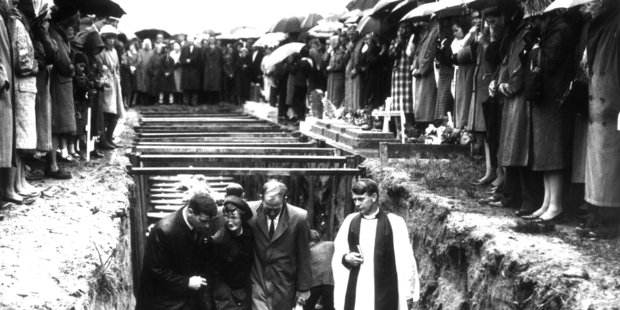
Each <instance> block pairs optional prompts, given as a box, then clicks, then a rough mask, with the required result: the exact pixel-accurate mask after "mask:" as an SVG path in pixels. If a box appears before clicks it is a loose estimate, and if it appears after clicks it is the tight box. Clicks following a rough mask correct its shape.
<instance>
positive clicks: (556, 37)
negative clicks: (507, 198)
mask: <svg viewBox="0 0 620 310" xmlns="http://www.w3.org/2000/svg"><path fill="white" fill-rule="evenodd" d="M536 21H537V24H538V25H537V26H538V28H539V29H540V33H541V35H540V43H539V44H540V51H539V53H540V55H536V56H533V57H537V58H538V59H540V64H539V66H540V70H541V72H542V79H541V80H542V85H541V86H540V87H541V97H540V99H539V100H536V101H534V102H532V120H531V123H532V142H531V143H532V154H531V156H532V157H531V160H530V161H531V162H530V166H531V169H532V170H533V171H542V172H543V178H544V186H545V196H544V200H543V204H542V206H541V207H540V208H539V209H538V210H537V211H536V212H534V213H533V214H532V217H539V218H540V219H541V220H543V221H548V220H552V219H554V218H556V217H557V216H558V215H560V214H561V213H562V209H563V208H562V205H563V203H562V200H563V197H564V196H563V194H562V192H563V183H564V179H565V172H566V170H567V169H568V168H569V167H570V164H571V160H570V154H571V150H572V144H571V142H572V141H571V139H572V126H571V123H570V122H569V120H571V119H572V116H571V113H569V111H568V110H567V109H566V107H565V106H563V103H562V98H563V96H564V94H565V93H566V91H567V90H568V88H569V85H570V82H571V80H572V77H573V76H574V73H573V66H572V63H573V54H572V52H573V51H574V50H575V48H576V39H575V35H574V34H573V32H572V29H571V28H570V27H569V25H568V24H567V23H566V21H565V19H564V17H563V16H562V15H561V14H560V13H558V12H557V11H556V12H551V13H547V14H545V15H544V16H543V17H541V18H537V19H536Z"/></svg>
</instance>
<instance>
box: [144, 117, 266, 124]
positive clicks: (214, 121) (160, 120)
mask: <svg viewBox="0 0 620 310" xmlns="http://www.w3.org/2000/svg"><path fill="white" fill-rule="evenodd" d="M139 123H140V124H152V123H156V124H157V123H159V124H167V123H206V124H218V123H263V124H264V123H266V122H264V121H259V120H256V119H253V118H232V117H142V118H140V121H139Z"/></svg>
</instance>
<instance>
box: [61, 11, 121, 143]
mask: <svg viewBox="0 0 620 310" xmlns="http://www.w3.org/2000/svg"><path fill="white" fill-rule="evenodd" d="M49 34H50V37H51V38H52V40H54V41H55V42H56V45H57V46H58V57H57V58H56V61H55V62H54V63H52V65H53V67H52V71H51V73H50V96H51V98H52V133H53V134H74V133H75V132H76V128H77V127H76V124H75V107H74V105H73V70H74V68H73V62H72V61H71V47H70V46H69V38H68V37H67V33H66V32H65V30H64V29H61V27H60V26H59V25H58V24H54V23H51V24H50V28H49ZM114 53H116V51H115V52H114Z"/></svg>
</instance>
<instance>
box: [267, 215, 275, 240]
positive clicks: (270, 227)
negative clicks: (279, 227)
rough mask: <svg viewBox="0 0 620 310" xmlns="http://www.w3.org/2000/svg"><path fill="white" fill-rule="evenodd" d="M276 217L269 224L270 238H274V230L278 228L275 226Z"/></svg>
mask: <svg viewBox="0 0 620 310" xmlns="http://www.w3.org/2000/svg"><path fill="white" fill-rule="evenodd" d="M274 220H275V219H272V220H271V224H269V239H271V238H273V232H274V231H275V230H276V229H275V227H274V225H273V224H274V222H275V221H274Z"/></svg>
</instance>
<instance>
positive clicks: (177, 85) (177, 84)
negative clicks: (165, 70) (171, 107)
mask: <svg viewBox="0 0 620 310" xmlns="http://www.w3.org/2000/svg"><path fill="white" fill-rule="evenodd" d="M171 45H172V46H171V48H170V58H171V59H172V62H173V64H174V71H173V72H172V79H173V81H174V84H173V87H172V97H173V98H172V99H173V102H174V103H177V104H178V103H181V102H182V101H183V91H182V90H181V73H182V72H181V71H182V70H183V69H182V68H181V44H179V42H177V41H172V44H171Z"/></svg>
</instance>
